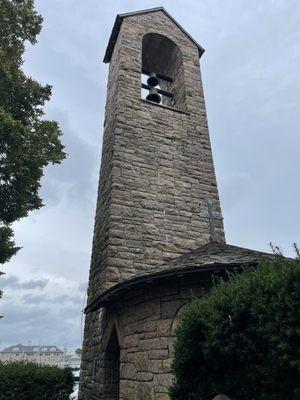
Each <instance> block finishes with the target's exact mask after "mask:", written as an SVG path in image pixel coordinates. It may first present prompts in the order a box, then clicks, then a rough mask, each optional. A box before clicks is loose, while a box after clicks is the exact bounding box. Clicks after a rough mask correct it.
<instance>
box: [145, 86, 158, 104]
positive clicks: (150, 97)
mask: <svg viewBox="0 0 300 400" xmlns="http://www.w3.org/2000/svg"><path fill="white" fill-rule="evenodd" d="M146 100H149V101H153V102H154V103H158V104H159V103H160V102H161V97H160V95H159V94H158V93H157V89H156V88H154V87H152V88H151V89H150V90H149V94H148V95H147V97H146Z"/></svg>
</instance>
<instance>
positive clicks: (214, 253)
mask: <svg viewBox="0 0 300 400" xmlns="http://www.w3.org/2000/svg"><path fill="white" fill-rule="evenodd" d="M275 257H276V256H275V255H274V254H270V253H264V252H261V251H256V250H250V249H246V248H243V247H238V246H232V245H229V244H226V243H221V242H209V243H207V244H205V245H204V246H201V247H199V248H198V249H196V250H192V251H189V252H187V253H185V254H183V255H181V256H179V257H176V258H174V259H171V260H169V261H166V262H164V263H163V264H161V265H160V266H158V267H157V268H156V269H155V271H154V272H153V270H150V271H149V272H147V273H143V274H139V275H135V276H134V277H132V278H130V279H128V280H126V281H123V282H120V283H118V284H116V285H114V286H112V287H111V288H110V289H108V290H106V291H105V292H104V293H102V294H101V295H100V296H99V297H98V298H97V299H95V300H94V301H93V302H92V303H91V304H89V305H88V306H87V307H86V309H85V312H89V311H93V310H96V309H98V308H99V307H102V306H103V305H104V304H105V303H108V302H110V301H111V300H112V299H114V298H116V296H118V295H119V294H121V293H122V292H123V290H128V289H131V288H133V287H136V286H137V285H140V284H142V283H150V282H154V281H157V280H159V281H161V280H163V279H168V278H171V277H176V276H180V277H182V276H185V275H188V274H198V273H202V272H205V271H206V272H211V273H220V272H225V271H226V270H230V269H236V268H241V267H243V266H255V265H257V264H258V263H259V262H260V261H261V260H262V259H268V260H274V259H275Z"/></svg>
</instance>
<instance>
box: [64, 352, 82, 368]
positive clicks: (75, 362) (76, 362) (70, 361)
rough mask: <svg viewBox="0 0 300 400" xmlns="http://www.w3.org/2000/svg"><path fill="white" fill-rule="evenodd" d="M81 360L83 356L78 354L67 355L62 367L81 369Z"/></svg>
mask: <svg viewBox="0 0 300 400" xmlns="http://www.w3.org/2000/svg"><path fill="white" fill-rule="evenodd" d="M80 362H81V357H79V356H78V355H77V354H73V355H69V354H68V355H66V356H65V359H64V361H62V363H61V364H60V367H69V368H71V369H72V370H79V369H80Z"/></svg>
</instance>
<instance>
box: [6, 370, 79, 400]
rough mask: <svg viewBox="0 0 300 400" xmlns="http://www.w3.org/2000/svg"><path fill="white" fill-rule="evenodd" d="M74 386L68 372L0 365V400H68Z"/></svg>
mask: <svg viewBox="0 0 300 400" xmlns="http://www.w3.org/2000/svg"><path fill="white" fill-rule="evenodd" d="M73 385H74V378H73V374H72V371H71V370H70V369H69V368H66V369H61V368H58V367H50V366H40V365H36V364H32V363H16V362H12V363H7V364H3V363H0V400H69V397H70V394H71V393H72V391H73Z"/></svg>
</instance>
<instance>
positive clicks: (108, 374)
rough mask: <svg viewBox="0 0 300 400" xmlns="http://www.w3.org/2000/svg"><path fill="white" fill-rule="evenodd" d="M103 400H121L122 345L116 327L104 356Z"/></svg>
mask: <svg viewBox="0 0 300 400" xmlns="http://www.w3.org/2000/svg"><path fill="white" fill-rule="evenodd" d="M103 383H104V385H103V400H119V387H120V345H119V339H118V335H117V331H116V327H114V328H113V329H112V332H111V334H110V338H109V341H108V344H107V347H106V350H105V355H104V380H103Z"/></svg>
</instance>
